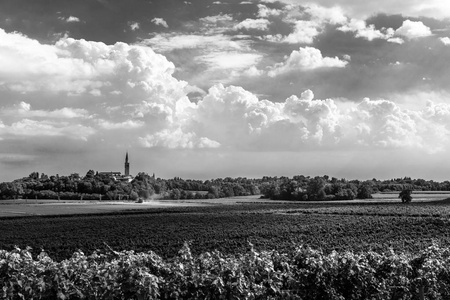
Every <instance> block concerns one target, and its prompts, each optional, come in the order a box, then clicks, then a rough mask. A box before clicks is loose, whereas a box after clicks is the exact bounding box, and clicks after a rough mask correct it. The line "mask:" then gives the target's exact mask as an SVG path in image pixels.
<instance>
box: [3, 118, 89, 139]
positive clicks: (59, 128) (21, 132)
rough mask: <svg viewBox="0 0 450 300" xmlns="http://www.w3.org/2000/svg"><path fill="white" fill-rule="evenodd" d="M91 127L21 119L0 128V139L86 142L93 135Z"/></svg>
mask: <svg viewBox="0 0 450 300" xmlns="http://www.w3.org/2000/svg"><path fill="white" fill-rule="evenodd" d="M95 132H96V131H95V129H93V128H92V127H88V126H84V125H82V124H76V123H72V124H71V123H68V122H62V121H60V122H57V121H47V120H43V121H38V120H31V119H22V120H20V121H17V122H14V123H12V124H11V125H9V126H3V127H2V128H0V137H5V138H15V137H30V138H42V137H57V136H61V137H68V138H71V139H75V140H84V141H86V140H87V138H88V137H90V136H91V135H93V134H94V133H95Z"/></svg>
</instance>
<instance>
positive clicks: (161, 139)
mask: <svg viewBox="0 0 450 300" xmlns="http://www.w3.org/2000/svg"><path fill="white" fill-rule="evenodd" d="M139 142H140V144H141V145H142V146H143V147H146V148H153V147H163V148H169V149H179V148H181V149H193V148H197V149H201V148H218V147H220V144H219V143H218V142H216V141H213V140H210V139H208V138H205V137H201V138H197V136H196V135H195V133H192V132H189V133H184V132H183V131H182V130H181V129H180V128H177V129H175V130H173V131H171V130H169V129H165V130H162V131H159V132H157V133H155V134H153V135H147V136H145V137H141V138H139Z"/></svg>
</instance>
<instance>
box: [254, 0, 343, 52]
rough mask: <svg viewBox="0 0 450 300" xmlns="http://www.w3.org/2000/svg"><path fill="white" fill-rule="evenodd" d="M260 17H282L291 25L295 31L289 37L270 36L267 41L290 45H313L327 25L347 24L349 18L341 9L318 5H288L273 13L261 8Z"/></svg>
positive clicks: (262, 6)
mask: <svg viewBox="0 0 450 300" xmlns="http://www.w3.org/2000/svg"><path fill="white" fill-rule="evenodd" d="M258 15H259V16H261V17H262V16H274V15H282V19H283V20H284V21H285V22H287V23H289V24H291V25H292V27H293V31H292V32H291V33H289V34H288V35H284V36H283V35H280V34H276V35H268V36H267V37H266V39H267V40H269V41H273V42H283V43H289V44H312V43H313V42H314V39H315V38H316V37H317V36H318V35H320V34H321V33H323V32H324V31H325V28H326V26H327V25H330V24H331V25H338V24H342V23H345V22H346V21H347V17H346V16H345V15H344V13H343V11H342V9H341V8H340V7H337V6H334V7H330V8H327V7H323V6H320V5H316V4H312V3H310V4H305V5H287V6H286V7H285V8H284V10H283V11H279V10H278V11H277V10H275V11H273V10H270V9H268V8H267V7H266V6H264V5H261V6H259V12H258Z"/></svg>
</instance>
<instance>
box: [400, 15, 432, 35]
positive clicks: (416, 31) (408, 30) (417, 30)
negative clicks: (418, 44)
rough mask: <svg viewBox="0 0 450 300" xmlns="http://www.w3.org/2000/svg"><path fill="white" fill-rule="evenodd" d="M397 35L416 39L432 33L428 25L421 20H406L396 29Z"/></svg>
mask: <svg viewBox="0 0 450 300" xmlns="http://www.w3.org/2000/svg"><path fill="white" fill-rule="evenodd" d="M395 34H396V35H400V36H403V37H406V38H408V39H415V38H421V37H427V36H430V35H432V33H431V30H430V28H429V27H428V26H425V25H424V24H423V23H422V22H421V21H417V22H415V21H411V20H405V21H403V24H402V26H401V27H400V28H398V29H397V30H396V31H395Z"/></svg>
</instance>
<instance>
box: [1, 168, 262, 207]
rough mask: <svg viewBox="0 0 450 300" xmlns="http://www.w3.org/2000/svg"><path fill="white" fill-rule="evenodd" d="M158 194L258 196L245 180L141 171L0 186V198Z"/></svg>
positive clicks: (37, 177)
mask: <svg viewBox="0 0 450 300" xmlns="http://www.w3.org/2000/svg"><path fill="white" fill-rule="evenodd" d="M155 194H158V198H162V199H204V198H209V199H211V198H223V197H233V196H248V195H259V194H260V191H259V189H258V186H257V185H255V184H254V182H253V181H252V180H250V179H246V178H229V177H228V178H225V179H214V180H206V181H201V180H190V179H188V180H184V179H181V178H179V177H175V178H173V179H161V178H155V177H154V176H150V175H148V174H147V173H144V172H140V173H138V174H137V175H136V176H135V177H134V178H133V179H132V180H130V181H129V180H127V179H126V178H121V177H118V178H117V177H115V176H113V175H112V174H102V173H96V172H94V171H93V170H89V171H88V172H87V173H86V175H85V176H80V175H79V174H77V173H74V174H71V175H68V176H58V175H56V176H48V175H46V174H43V173H42V174H39V172H33V173H31V174H30V175H29V176H28V177H24V178H21V179H16V180H14V181H12V182H2V183H0V199H17V198H24V199H62V200H138V199H149V198H151V197H152V196H153V195H155Z"/></svg>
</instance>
